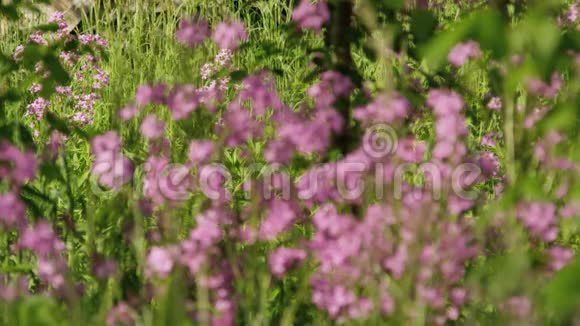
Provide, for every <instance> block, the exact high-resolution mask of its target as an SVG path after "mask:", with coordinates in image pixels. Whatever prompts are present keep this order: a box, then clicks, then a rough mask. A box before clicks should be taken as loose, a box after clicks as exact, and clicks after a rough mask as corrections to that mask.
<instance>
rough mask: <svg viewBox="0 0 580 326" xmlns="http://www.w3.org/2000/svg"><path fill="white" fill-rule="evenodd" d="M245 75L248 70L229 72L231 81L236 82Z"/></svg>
mask: <svg viewBox="0 0 580 326" xmlns="http://www.w3.org/2000/svg"><path fill="white" fill-rule="evenodd" d="M247 75H248V72H247V71H246V70H236V71H232V72H231V73H230V78H231V80H232V82H238V81H240V80H242V79H244V78H245V77H246V76H247Z"/></svg>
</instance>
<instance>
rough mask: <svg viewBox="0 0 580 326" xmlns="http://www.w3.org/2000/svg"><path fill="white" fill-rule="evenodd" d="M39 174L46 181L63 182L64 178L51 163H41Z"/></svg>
mask: <svg viewBox="0 0 580 326" xmlns="http://www.w3.org/2000/svg"><path fill="white" fill-rule="evenodd" d="M40 173H41V174H42V175H43V176H44V177H46V178H47V179H48V180H51V181H52V180H58V181H61V182H65V178H64V176H63V175H62V173H61V171H60V169H59V167H58V166H57V165H56V164H55V163H54V162H52V161H44V162H42V163H41V165H40Z"/></svg>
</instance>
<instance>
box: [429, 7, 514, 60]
mask: <svg viewBox="0 0 580 326" xmlns="http://www.w3.org/2000/svg"><path fill="white" fill-rule="evenodd" d="M505 30H506V24H505V22H504V20H503V18H502V16H501V15H500V14H499V13H498V12H497V11H495V10H482V11H478V12H474V13H473V14H472V15H471V16H469V17H467V18H465V19H464V20H462V21H460V22H459V23H457V24H456V25H455V26H453V27H452V29H450V30H447V31H443V32H440V33H438V34H437V36H435V37H434V38H433V39H432V40H431V41H430V42H429V43H427V44H426V45H425V46H424V47H423V48H422V50H421V51H420V53H421V54H422V57H423V58H424V59H425V61H426V63H427V65H428V66H429V68H431V69H435V70H437V69H439V68H440V67H441V65H443V63H444V62H445V61H446V59H447V56H448V54H449V51H450V50H451V49H452V48H453V46H455V45H456V44H457V43H460V42H462V41H466V40H469V39H471V40H474V41H477V42H478V43H479V44H480V45H481V48H482V49H484V50H487V51H490V52H491V56H492V57H493V58H496V59H498V58H501V57H503V56H505V55H506V53H507V38H506V31H505Z"/></svg>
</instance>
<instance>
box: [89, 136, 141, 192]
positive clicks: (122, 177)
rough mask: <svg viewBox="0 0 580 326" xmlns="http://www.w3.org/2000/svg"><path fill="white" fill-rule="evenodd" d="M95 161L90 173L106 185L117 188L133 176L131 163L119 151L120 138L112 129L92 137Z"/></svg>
mask: <svg viewBox="0 0 580 326" xmlns="http://www.w3.org/2000/svg"><path fill="white" fill-rule="evenodd" d="M91 148H92V153H93V154H94V155H95V161H94V162H93V167H92V169H91V173H92V174H93V175H94V176H95V177H96V178H97V179H98V182H99V183H100V184H101V185H103V186H106V187H109V188H112V189H118V188H120V187H121V186H122V185H124V184H125V183H127V182H129V180H131V178H132V177H133V164H132V163H131V161H129V159H127V158H126V157H124V156H123V154H122V153H121V139H120V138H119V136H118V135H117V133H116V132H114V131H109V132H107V133H106V134H103V135H100V136H97V137H95V138H93V140H92V143H91Z"/></svg>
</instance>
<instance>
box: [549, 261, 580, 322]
mask: <svg viewBox="0 0 580 326" xmlns="http://www.w3.org/2000/svg"><path fill="white" fill-rule="evenodd" d="M579 275H580V259H578V258H577V259H576V260H575V261H574V262H572V263H571V264H569V265H568V266H566V267H564V268H563V269H562V270H560V271H559V272H558V273H557V274H556V275H555V276H554V277H553V278H552V280H551V281H550V282H549V283H548V285H547V286H546V287H545V289H544V292H545V308H546V309H547V311H549V312H551V313H553V314H554V315H556V316H558V317H559V318H566V317H567V316H568V315H570V314H572V313H574V312H575V311H577V309H578V308H580V281H579V279H578V276H579Z"/></svg>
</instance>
